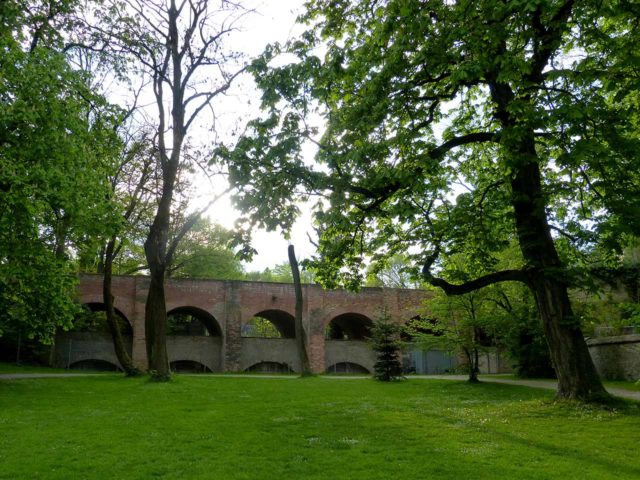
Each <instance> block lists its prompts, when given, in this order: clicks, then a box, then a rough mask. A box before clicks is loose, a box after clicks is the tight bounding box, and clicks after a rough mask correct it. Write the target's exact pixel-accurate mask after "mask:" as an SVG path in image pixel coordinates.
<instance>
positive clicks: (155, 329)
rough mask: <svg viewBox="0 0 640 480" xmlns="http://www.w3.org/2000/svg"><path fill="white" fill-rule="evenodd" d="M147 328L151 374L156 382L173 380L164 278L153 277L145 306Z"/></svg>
mask: <svg viewBox="0 0 640 480" xmlns="http://www.w3.org/2000/svg"><path fill="white" fill-rule="evenodd" d="M144 313H145V315H144V321H145V327H146V345H147V357H148V362H149V373H150V374H151V378H152V379H153V380H156V381H160V382H165V381H168V380H170V379H171V371H170V370H169V357H168V355H167V306H166V303H165V296H164V277H163V276H160V278H157V276H154V275H151V282H150V284H149V294H148V295H147V303H146V306H145V312H144Z"/></svg>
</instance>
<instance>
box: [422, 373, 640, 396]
mask: <svg viewBox="0 0 640 480" xmlns="http://www.w3.org/2000/svg"><path fill="white" fill-rule="evenodd" d="M410 378H423V379H433V380H436V379H440V380H466V379H467V376H466V375H412V376H411V377H410ZM480 381H481V382H487V383H503V384H506V385H520V386H522V387H531V388H544V389H546V390H555V389H556V388H558V382H556V381H555V380H516V379H512V378H500V377H487V376H482V375H480ZM607 391H608V392H609V393H610V394H612V395H615V396H616V397H621V398H627V399H629V400H637V401H640V392H636V391H633V390H626V389H624V388H615V387H607Z"/></svg>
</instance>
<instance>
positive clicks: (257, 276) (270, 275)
mask: <svg viewBox="0 0 640 480" xmlns="http://www.w3.org/2000/svg"><path fill="white" fill-rule="evenodd" d="M244 279H246V280H252V281H255V282H280V283H293V277H292V275H291V266H290V265H289V263H288V262H283V263H279V264H277V265H275V266H273V267H267V268H265V269H264V270H263V271H262V272H258V271H254V272H247V273H246V274H245V275H244ZM300 281H301V282H302V283H309V284H311V283H315V275H314V273H313V271H311V270H307V269H305V270H301V271H300Z"/></svg>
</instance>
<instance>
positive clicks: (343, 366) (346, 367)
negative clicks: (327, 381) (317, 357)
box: [326, 362, 371, 375]
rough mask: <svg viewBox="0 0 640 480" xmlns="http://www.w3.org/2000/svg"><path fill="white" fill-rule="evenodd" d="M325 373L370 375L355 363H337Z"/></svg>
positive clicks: (365, 369) (367, 370)
mask: <svg viewBox="0 0 640 480" xmlns="http://www.w3.org/2000/svg"><path fill="white" fill-rule="evenodd" d="M326 373H335V374H346V375H349V374H360V375H370V374H371V372H370V371H369V369H368V368H366V367H364V366H362V365H360V364H359V363H355V362H337V363H334V364H333V365H330V366H329V367H328V368H327V372H326Z"/></svg>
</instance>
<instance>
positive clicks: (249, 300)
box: [78, 275, 430, 372]
mask: <svg viewBox="0 0 640 480" xmlns="http://www.w3.org/2000/svg"><path fill="white" fill-rule="evenodd" d="M148 284H149V279H148V278H147V277H142V276H122V277H114V278H113V294H114V297H115V307H116V308H117V309H118V311H119V312H121V313H122V315H123V316H124V317H125V318H126V319H127V320H128V321H129V322H130V323H131V326H132V328H133V345H132V351H133V359H134V362H135V363H136V364H137V365H138V366H141V367H144V366H145V365H146V350H145V343H144V341H145V337H144V309H145V301H146V297H147V289H148ZM303 294H304V297H305V303H304V312H303V323H304V326H305V330H306V332H307V334H308V342H309V343H308V347H309V357H310V361H311V366H312V369H313V371H315V372H323V371H324V370H325V369H326V367H327V365H326V363H327V361H328V360H327V357H326V351H325V337H324V332H325V329H326V327H327V325H328V324H329V323H330V322H331V320H332V319H334V318H335V317H337V316H338V315H342V314H345V313H357V314H360V315H364V316H366V317H368V318H369V319H371V320H375V319H376V318H377V317H378V316H379V315H380V313H381V312H382V310H383V309H386V310H387V312H388V313H389V314H390V315H391V318H392V320H393V321H395V322H399V323H404V322H406V321H407V320H409V319H410V318H412V317H414V316H415V315H417V314H418V312H419V311H420V309H421V308H422V304H423V301H424V300H425V299H426V298H427V297H428V296H429V295H430V294H429V292H425V291H421V290H400V289H387V288H364V289H362V291H360V292H359V293H352V292H347V291H344V290H323V289H322V288H321V287H319V286H317V285H304V286H303ZM166 299H167V311H168V312H171V310H174V309H176V308H181V307H193V308H197V309H200V310H203V311H205V312H208V313H209V314H211V315H212V316H213V317H214V318H215V320H216V322H217V323H218V325H219V326H220V330H221V331H222V342H221V346H220V350H219V352H220V353H219V354H217V355H219V356H220V361H219V362H218V361H217V360H214V359H213V358H212V357H211V354H210V352H190V354H189V355H186V354H185V355H184V356H185V357H187V356H188V357H189V358H184V359H182V358H177V357H176V358H172V360H181V359H182V360H188V359H193V358H207V359H209V360H207V363H208V364H209V365H207V366H211V367H214V368H216V367H217V368H219V369H221V370H227V371H237V370H240V369H241V368H246V366H245V365H242V362H243V358H244V359H245V360H244V361H245V362H246V359H247V358H254V356H253V355H248V353H247V351H246V347H245V351H244V354H243V342H242V340H243V339H242V337H241V329H242V325H243V324H245V323H246V322H248V321H249V320H250V319H251V317H253V316H255V315H256V314H257V313H259V312H261V311H264V310H282V311H284V312H287V313H289V314H290V315H293V314H294V305H295V293H294V290H293V285H290V284H282V283H267V282H245V281H220V280H175V279H172V280H168V281H167V283H166ZM78 300H79V301H80V302H82V303H102V277H101V276H98V275H82V276H81V278H80V284H79V287H78ZM280 343H282V345H285V343H286V345H289V343H291V342H289V343H287V342H280ZM280 343H278V342H273V345H274V348H285V347H282V346H278V345H280ZM185 345H190V344H185ZM192 345H193V348H194V349H202V348H208V347H207V345H208V343H207V342H200V343H198V342H194V343H192ZM260 348H262V347H260ZM286 348H289V347H286ZM180 351H184V348H181V349H180ZM354 351H355V350H354ZM177 352H178V351H176V355H177V354H178V353H177ZM288 355H289V353H286V354H285V352H283V353H282V358H286V357H287V356H288ZM354 355H355V354H354ZM356 357H357V355H356ZM355 360H357V358H355V357H354V363H357V362H355ZM265 361H266V360H265Z"/></svg>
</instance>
